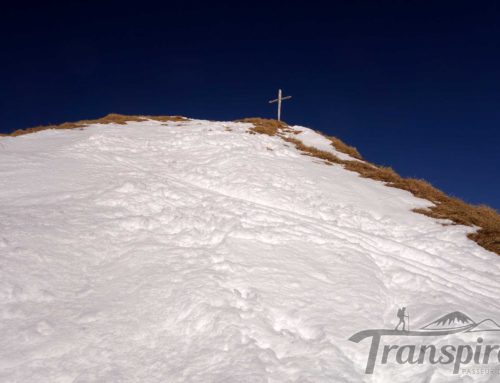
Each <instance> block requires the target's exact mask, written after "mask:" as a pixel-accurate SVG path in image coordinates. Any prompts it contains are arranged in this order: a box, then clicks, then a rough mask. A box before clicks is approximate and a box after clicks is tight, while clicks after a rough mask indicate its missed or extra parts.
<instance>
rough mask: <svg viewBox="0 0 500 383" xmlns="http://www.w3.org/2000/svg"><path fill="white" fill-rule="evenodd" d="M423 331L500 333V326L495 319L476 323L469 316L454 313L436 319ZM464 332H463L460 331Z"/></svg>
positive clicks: (457, 312) (423, 328) (458, 312)
mask: <svg viewBox="0 0 500 383" xmlns="http://www.w3.org/2000/svg"><path fill="white" fill-rule="evenodd" d="M422 330H429V331H447V330H449V331H451V332H453V333H454V332H480V331H500V325H498V323H497V322H495V321H494V320H493V319H489V318H488V319H483V320H482V321H481V322H479V323H476V322H474V321H473V320H472V319H471V318H470V317H469V316H467V315H466V314H464V313H462V312H460V311H453V312H451V313H449V314H446V315H444V316H442V317H441V318H438V319H436V320H435V321H433V322H431V323H429V324H427V325H425V326H424V327H422ZM460 330H462V331H460Z"/></svg>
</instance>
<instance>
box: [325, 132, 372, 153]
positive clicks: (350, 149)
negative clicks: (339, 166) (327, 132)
mask: <svg viewBox="0 0 500 383" xmlns="http://www.w3.org/2000/svg"><path fill="white" fill-rule="evenodd" d="M320 134H322V133H320ZM325 137H326V138H328V139H329V140H330V141H331V143H332V146H333V147H334V148H335V149H336V150H338V151H339V152H342V153H345V154H348V155H350V156H351V157H352V158H357V159H358V160H362V159H363V157H361V154H359V152H358V149H356V148H355V147H354V146H349V145H347V144H346V143H345V142H343V141H341V140H339V139H338V138H337V137H331V136H325Z"/></svg>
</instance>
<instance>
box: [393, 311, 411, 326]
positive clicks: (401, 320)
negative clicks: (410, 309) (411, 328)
mask: <svg viewBox="0 0 500 383" xmlns="http://www.w3.org/2000/svg"><path fill="white" fill-rule="evenodd" d="M397 316H398V318H399V323H398V325H397V326H396V328H395V330H398V328H399V325H400V324H401V323H402V324H403V331H405V324H406V322H405V318H408V315H406V307H401V308H400V309H398V314H397Z"/></svg>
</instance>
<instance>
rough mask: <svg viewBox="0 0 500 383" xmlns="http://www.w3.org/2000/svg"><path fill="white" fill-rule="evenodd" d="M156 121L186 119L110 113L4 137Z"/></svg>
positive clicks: (25, 130) (43, 126) (24, 130)
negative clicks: (92, 125) (91, 125)
mask: <svg viewBox="0 0 500 383" xmlns="http://www.w3.org/2000/svg"><path fill="white" fill-rule="evenodd" d="M148 119H150V120H156V121H185V120H187V118H185V117H181V116H126V115H123V114H115V113H111V114H108V115H107V116H104V117H101V118H98V119H95V120H81V121H76V122H64V123H62V124H58V125H40V126H35V127H33V128H28V129H18V130H16V131H14V132H12V133H10V134H7V135H6V136H11V137H16V136H21V135H23V134H29V133H35V132H39V131H41V130H47V129H76V128H83V127H85V126H87V125H90V124H120V125H125V124H126V123H127V121H145V120H148Z"/></svg>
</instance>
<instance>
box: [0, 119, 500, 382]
mask: <svg viewBox="0 0 500 383" xmlns="http://www.w3.org/2000/svg"><path fill="white" fill-rule="evenodd" d="M250 127H251V125H250V124H245V123H231V122H209V121H200V120H190V121H185V122H169V123H161V122H157V121H146V122H130V123H128V124H127V125H125V126H123V125H113V124H108V125H99V124H96V125H91V126H89V127H87V128H85V129H81V130H79V129H75V130H65V131H57V130H48V131H42V132H39V133H36V134H29V135H25V136H20V137H16V138H11V137H4V138H1V139H0V262H1V263H0V335H1V336H0V346H1V347H0V381H1V382H37V383H40V382H51V383H63V382H64V383H66V382H73V383H83V382H85V383H87V382H88V383H90V382H161V383H165V382H252V383H254V382H362V381H368V382H388V381H391V382H442V381H443V382H455V381H456V382H458V381H463V379H469V380H470V381H472V380H477V381H487V380H488V379H493V377H491V376H489V377H488V376H469V377H462V376H461V375H451V372H450V370H449V369H447V368H445V367H443V366H433V365H420V366H411V365H410V366H409V365H404V366H398V365H394V366H385V367H380V368H379V367H377V370H376V371H375V373H374V374H373V375H365V374H364V367H365V363H366V358H367V355H368V347H369V345H368V344H366V343H359V344H356V343H353V342H350V341H349V340H348V338H349V337H350V336H351V335H352V334H354V333H356V332H358V331H361V330H364V329H369V328H394V326H395V324H396V323H397V320H396V317H395V313H396V310H397V308H398V307H399V306H406V307H407V308H408V311H409V312H410V315H412V317H411V321H412V325H413V323H415V325H417V324H418V323H420V324H422V325H423V324H425V322H426V321H427V322H429V321H430V320H431V319H434V318H436V317H439V316H441V315H442V314H446V313H447V312H450V311H463V312H466V313H467V314H468V315H469V316H470V317H472V318H473V319H475V317H478V318H479V319H481V318H483V317H490V318H495V316H496V319H497V321H498V320H500V314H499V309H500V299H499V298H500V288H499V283H498V282H499V280H500V263H499V261H498V257H496V256H495V255H494V254H492V253H489V252H487V251H486V250H484V249H482V248H481V247H479V246H478V245H476V244H475V243H474V242H472V241H470V240H468V239H467V238H466V236H465V234H466V233H468V232H470V231H471V230H473V229H472V228H466V227H463V226H457V225H446V226H443V225H442V223H443V222H438V221H436V220H434V219H431V218H428V217H426V216H423V215H419V214H415V213H412V212H411V209H413V208H418V207H420V208H421V207H426V206H429V205H430V202H428V201H424V200H420V199H417V198H415V197H414V196H412V195H411V194H410V193H408V192H405V191H402V190H399V189H394V188H390V187H386V186H385V185H383V184H382V183H380V182H377V181H373V180H370V179H363V178H360V177H359V176H358V175H357V174H356V173H353V172H349V171H346V170H345V169H343V168H342V167H341V166H338V165H332V166H327V165H325V164H324V163H323V162H322V161H320V160H317V159H315V158H312V157H308V156H304V155H302V154H301V153H300V152H298V151H297V150H296V149H295V148H294V147H293V146H292V145H291V144H289V143H286V142H284V141H283V140H282V139H280V138H279V137H270V136H266V135H258V134H257V135H252V134H248V132H247V131H248V129H249V128H250ZM295 128H297V129H300V130H301V131H302V133H301V134H300V135H298V136H297V137H298V138H299V139H300V138H301V136H302V137H303V138H304V140H306V141H307V143H308V144H316V145H318V146H319V148H323V146H324V142H323V141H321V137H320V136H319V135H317V134H316V133H315V132H313V131H311V130H308V129H306V128H302V127H295ZM315 135H316V136H315ZM323 149H324V148H323ZM494 378H498V376H496V377H494ZM492 381H494V380H492Z"/></svg>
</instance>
